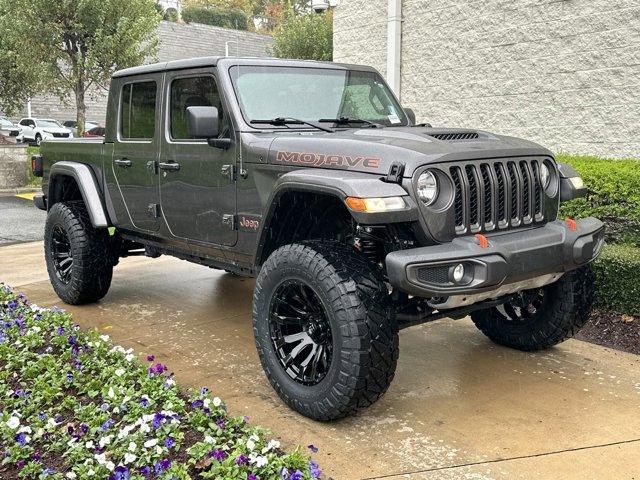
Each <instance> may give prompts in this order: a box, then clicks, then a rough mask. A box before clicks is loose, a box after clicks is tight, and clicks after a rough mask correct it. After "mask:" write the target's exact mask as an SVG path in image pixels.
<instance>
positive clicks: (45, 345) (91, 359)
mask: <svg viewBox="0 0 640 480" xmlns="http://www.w3.org/2000/svg"><path fill="white" fill-rule="evenodd" d="M146 360H147V364H146V365H145V364H144V363H143V362H141V361H140V360H139V359H138V357H137V356H136V355H135V353H134V352H133V351H132V350H125V349H124V348H122V347H120V346H114V345H113V344H111V343H110V341H109V337H108V336H106V335H99V334H98V333H97V332H85V331H83V330H80V329H79V327H78V326H77V325H74V323H73V321H72V318H71V315H69V314H67V313H65V312H64V311H63V310H60V309H57V308H53V309H44V308H39V307H37V306H35V305H31V304H30V303H29V302H28V301H27V299H26V298H24V296H22V295H17V294H15V293H14V292H13V291H12V290H11V289H10V288H9V287H7V286H5V285H3V284H0V445H1V447H0V478H7V479H9V478H12V479H13V478H20V479H21V478H24V479H40V478H46V479H50V480H58V479H60V480H63V479H85V478H95V479H107V478H108V479H110V480H144V479H167V480H168V479H175V480H186V479H209V478H216V479H242V480H245V479H246V480H258V479H259V480H264V479H284V480H310V479H312V478H319V477H320V475H321V473H320V470H319V468H318V465H317V463H316V462H314V461H313V460H310V458H309V454H308V452H307V451H306V450H305V449H303V448H302V447H297V448H295V449H294V450H293V451H291V452H285V451H284V450H282V449H281V448H280V443H279V442H278V441H277V440H273V439H272V440H269V439H268V437H267V434H268V433H267V432H266V431H265V430H264V429H261V428H259V427H254V426H251V425H250V424H249V423H248V418H246V417H231V416H229V415H228V414H227V411H226V407H225V405H224V403H223V402H222V400H221V399H220V398H218V397H215V396H213V395H212V394H211V393H210V392H209V391H208V390H207V389H206V388H202V389H201V390H200V391H198V392H193V393H191V394H190V395H187V394H185V393H184V392H183V391H182V390H180V389H179V388H178V386H177V385H176V383H175V381H174V379H173V375H172V374H169V373H168V370H167V367H166V366H165V365H162V364H160V363H156V362H155V359H154V358H153V357H152V356H149V357H147V359H146ZM309 448H310V449H311V450H313V451H315V447H313V446H312V445H310V446H309Z"/></svg>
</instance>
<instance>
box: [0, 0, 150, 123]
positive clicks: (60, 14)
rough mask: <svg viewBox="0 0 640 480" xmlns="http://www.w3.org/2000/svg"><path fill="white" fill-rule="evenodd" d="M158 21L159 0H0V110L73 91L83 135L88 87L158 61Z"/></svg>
mask: <svg viewBox="0 0 640 480" xmlns="http://www.w3.org/2000/svg"><path fill="white" fill-rule="evenodd" d="M160 18H161V16H160V14H159V13H158V12H157V10H156V8H155V2H154V0H100V1H96V0H57V1H51V0H0V32H2V35H0V105H2V107H3V108H4V109H5V110H7V111H8V112H14V111H15V110H17V109H18V108H19V107H20V106H21V105H24V102H25V101H26V100H27V99H28V98H30V97H31V96H32V95H33V94H35V93H36V92H51V93H53V94H55V95H58V96H59V97H60V99H61V100H62V99H64V98H65V97H66V96H67V95H69V94H71V95H72V96H73V97H74V98H75V101H76V109H77V121H78V131H79V133H82V132H83V131H84V124H85V113H86V103H85V96H86V94H87V91H88V90H89V88H91V87H94V86H99V87H106V86H107V85H108V83H109V78H110V76H111V74H112V73H113V72H114V71H115V70H118V69H121V68H126V67H131V66H134V65H139V64H141V63H143V62H144V60H145V59H147V58H149V57H152V56H154V55H155V52H156V48H157V43H158V41H157V38H156V33H155V32H156V27H157V25H158V22H159V21H160Z"/></svg>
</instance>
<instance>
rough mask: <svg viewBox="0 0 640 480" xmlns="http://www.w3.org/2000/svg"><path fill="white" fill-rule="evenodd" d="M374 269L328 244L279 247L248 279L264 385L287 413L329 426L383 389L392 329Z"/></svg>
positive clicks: (391, 357)
mask: <svg viewBox="0 0 640 480" xmlns="http://www.w3.org/2000/svg"><path fill="white" fill-rule="evenodd" d="M388 296H389V294H388V291H387V288H386V286H385V284H384V282H383V281H382V278H381V276H380V274H379V272H378V271H377V268H376V266H375V265H373V264H371V263H370V262H369V261H368V260H367V259H365V258H363V257H361V256H359V255H357V254H356V253H355V252H354V251H353V250H352V249H350V248H349V247H347V246H343V245H341V244H338V243H332V242H308V243H303V244H292V245H286V246H284V247H281V248H279V249H278V250H276V251H275V252H273V253H272V254H271V256H270V257H269V258H268V260H267V261H266V262H265V264H264V265H263V267H262V270H261V271H260V275H259V276H258V279H257V281H256V287H255V291H254V297H253V329H254V335H255V341H256V347H257V349H258V354H259V356H260V361H261V363H262V366H263V368H264V371H265V373H266V375H267V378H268V379H269V382H270V383H271V385H272V386H273V388H274V389H275V390H276V392H277V393H278V395H280V397H281V398H282V400H283V401H284V402H285V403H286V404H287V405H289V406H290V407H291V408H293V409H294V410H296V411H298V412H300V413H301V414H303V415H305V416H307V417H309V418H312V419H315V420H333V419H336V418H340V417H344V416H347V415H350V414H353V413H355V412H357V411H358V410H359V409H361V408H364V407H367V406H369V405H371V404H373V403H374V402H375V401H376V400H377V399H378V398H379V397H380V396H381V395H382V394H384V392H385V391H386V390H387V388H388V387H389V384H390V383H391V380H392V379H393V376H394V372H395V368H396V363H397V359H398V329H397V327H396V325H395V323H394V320H393V319H392V317H391V316H390V315H389V308H388Z"/></svg>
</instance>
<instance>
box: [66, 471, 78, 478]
mask: <svg viewBox="0 0 640 480" xmlns="http://www.w3.org/2000/svg"><path fill="white" fill-rule="evenodd" d="M65 477H67V478H71V479H74V478H78V476H77V475H76V474H75V473H73V472H67V474H66V475H65Z"/></svg>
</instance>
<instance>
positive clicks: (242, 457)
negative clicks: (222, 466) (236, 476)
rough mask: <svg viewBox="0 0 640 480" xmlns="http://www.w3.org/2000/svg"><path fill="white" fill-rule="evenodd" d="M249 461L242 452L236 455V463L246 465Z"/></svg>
mask: <svg viewBox="0 0 640 480" xmlns="http://www.w3.org/2000/svg"><path fill="white" fill-rule="evenodd" d="M248 462H249V457H247V456H246V455H245V454H244V453H242V454H240V455H238V457H237V458H236V465H246V464H247V463H248Z"/></svg>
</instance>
